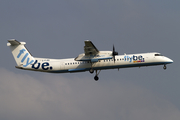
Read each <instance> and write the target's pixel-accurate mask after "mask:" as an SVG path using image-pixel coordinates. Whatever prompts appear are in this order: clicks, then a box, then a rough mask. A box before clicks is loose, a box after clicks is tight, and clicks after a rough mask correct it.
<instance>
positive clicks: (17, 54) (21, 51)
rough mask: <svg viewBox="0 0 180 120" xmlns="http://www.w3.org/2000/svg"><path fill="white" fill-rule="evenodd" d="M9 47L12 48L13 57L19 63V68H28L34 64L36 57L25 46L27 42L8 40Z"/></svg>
mask: <svg viewBox="0 0 180 120" xmlns="http://www.w3.org/2000/svg"><path fill="white" fill-rule="evenodd" d="M8 42H9V43H7V46H9V47H10V49H11V51H12V54H13V57H14V59H15V61H16V63H17V66H16V67H17V68H21V67H27V66H28V65H30V64H33V63H34V61H35V60H34V57H33V56H32V55H31V54H30V52H29V51H28V50H27V49H26V47H25V46H24V45H25V44H26V43H25V42H19V41H17V40H15V39H11V40H8Z"/></svg>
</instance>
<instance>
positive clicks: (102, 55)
mask: <svg viewBox="0 0 180 120" xmlns="http://www.w3.org/2000/svg"><path fill="white" fill-rule="evenodd" d="M84 43H85V46H84V53H83V54H79V56H78V57H76V58H75V60H77V61H91V62H98V60H104V59H112V51H104V52H103V51H99V50H98V49H97V48H96V47H95V46H94V44H93V43H92V42H91V41H89V40H86V41H84Z"/></svg>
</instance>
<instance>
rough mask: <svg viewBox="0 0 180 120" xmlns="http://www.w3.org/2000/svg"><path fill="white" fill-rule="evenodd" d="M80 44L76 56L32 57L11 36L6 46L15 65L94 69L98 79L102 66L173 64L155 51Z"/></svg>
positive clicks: (87, 42) (52, 69)
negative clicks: (123, 51) (120, 52)
mask: <svg viewBox="0 0 180 120" xmlns="http://www.w3.org/2000/svg"><path fill="white" fill-rule="evenodd" d="M84 43H85V46H84V53H82V54H79V55H78V56H77V57H76V58H68V59H50V58H38V57H33V56H32V55H31V53H30V52H29V51H28V50H27V49H26V47H25V44H26V43H25V42H19V41H17V40H15V39H10V40H8V43H7V46H9V47H10V49H11V51H12V54H13V56H14V59H15V61H16V63H17V66H15V67H16V68H19V69H23V70H33V71H40V72H49V73H67V72H69V73H74V72H85V71H89V72H90V73H91V74H92V73H94V71H95V77H94V80H95V81H98V79H99V77H98V75H99V73H100V72H101V70H105V69H118V70H119V69H120V68H129V67H142V66H155V65H164V66H163V69H166V68H167V67H166V64H170V63H173V60H171V59H170V58H168V57H165V56H163V55H161V54H160V53H158V52H151V53H139V54H124V55H118V52H116V51H115V47H114V45H113V50H112V51H99V50H98V49H97V48H96V47H95V46H94V44H93V43H92V42H91V41H90V40H85V41H84Z"/></svg>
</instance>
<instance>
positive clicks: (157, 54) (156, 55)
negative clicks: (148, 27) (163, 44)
mask: <svg viewBox="0 0 180 120" xmlns="http://www.w3.org/2000/svg"><path fill="white" fill-rule="evenodd" d="M154 55H155V56H163V55H161V54H159V53H158V54H154Z"/></svg>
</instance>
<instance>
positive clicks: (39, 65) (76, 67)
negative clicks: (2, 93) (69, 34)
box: [17, 52, 173, 73]
mask: <svg viewBox="0 0 180 120" xmlns="http://www.w3.org/2000/svg"><path fill="white" fill-rule="evenodd" d="M34 59H35V63H34V64H31V65H29V66H27V67H19V66H18V67H17V68H20V69H27V70H35V71H41V72H52V73H65V72H83V71H89V70H90V69H91V68H93V69H94V70H103V69H115V68H126V67H141V66H152V65H166V64H169V63H172V62H173V61H172V60H171V59H169V58H167V57H165V56H162V55H160V54H159V53H156V52H153V53H141V54H127V55H126V54H124V55H117V56H116V57H115V61H114V60H113V59H105V60H99V61H98V62H90V61H75V60H74V58H69V59H48V58H36V57H34Z"/></svg>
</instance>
